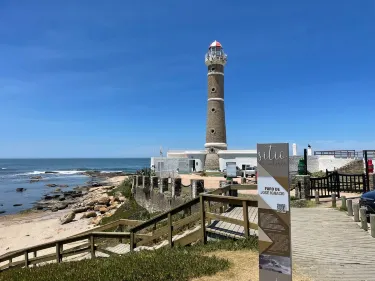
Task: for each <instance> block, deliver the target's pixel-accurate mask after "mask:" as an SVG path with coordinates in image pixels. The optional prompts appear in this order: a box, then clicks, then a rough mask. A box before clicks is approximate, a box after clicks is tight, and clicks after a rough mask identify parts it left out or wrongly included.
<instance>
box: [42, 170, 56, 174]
mask: <svg viewBox="0 0 375 281" xmlns="http://www.w3.org/2000/svg"><path fill="white" fill-rule="evenodd" d="M44 173H45V174H58V173H59V172H52V171H45V172H44Z"/></svg>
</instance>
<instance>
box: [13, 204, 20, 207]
mask: <svg viewBox="0 0 375 281" xmlns="http://www.w3.org/2000/svg"><path fill="white" fill-rule="evenodd" d="M19 206H22V204H13V207H19Z"/></svg>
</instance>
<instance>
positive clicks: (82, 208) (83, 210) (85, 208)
mask: <svg viewBox="0 0 375 281" xmlns="http://www.w3.org/2000/svg"><path fill="white" fill-rule="evenodd" d="M88 209H89V207H81V208H77V209H74V210H73V212H74V213H76V214H79V213H83V212H86V211H87V210H88Z"/></svg>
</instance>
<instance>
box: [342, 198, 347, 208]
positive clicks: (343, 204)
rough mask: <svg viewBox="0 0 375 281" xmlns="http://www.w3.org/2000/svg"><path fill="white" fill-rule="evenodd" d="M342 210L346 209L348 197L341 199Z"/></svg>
mask: <svg viewBox="0 0 375 281" xmlns="http://www.w3.org/2000/svg"><path fill="white" fill-rule="evenodd" d="M341 208H342V209H346V208H347V207H346V196H342V197H341Z"/></svg>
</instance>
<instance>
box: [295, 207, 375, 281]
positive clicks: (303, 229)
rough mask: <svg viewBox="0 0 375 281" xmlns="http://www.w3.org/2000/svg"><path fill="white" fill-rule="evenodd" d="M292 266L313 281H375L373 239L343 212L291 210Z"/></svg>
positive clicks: (318, 209) (312, 209) (313, 209)
mask: <svg viewBox="0 0 375 281" xmlns="http://www.w3.org/2000/svg"><path fill="white" fill-rule="evenodd" d="M292 248H293V263H295V264H296V265H297V266H298V267H299V268H298V269H299V270H301V271H302V272H304V273H306V274H307V275H309V276H311V277H312V278H314V280H316V281H336V280H337V281H370V280H371V281H372V280H375V265H374V253H375V238H372V237H371V236H370V235H369V233H367V232H365V231H363V230H361V229H360V228H359V226H358V225H357V224H356V223H355V222H353V219H352V218H350V217H348V216H347V215H346V214H345V213H344V212H339V211H337V210H333V209H329V208H303V209H297V208H293V209H292Z"/></svg>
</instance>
